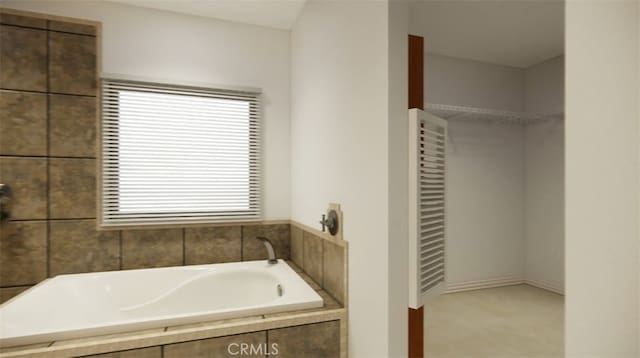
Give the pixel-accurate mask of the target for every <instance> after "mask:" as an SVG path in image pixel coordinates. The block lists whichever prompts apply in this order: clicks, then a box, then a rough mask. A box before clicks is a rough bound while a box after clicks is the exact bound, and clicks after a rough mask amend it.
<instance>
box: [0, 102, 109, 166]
mask: <svg viewBox="0 0 640 358" xmlns="http://www.w3.org/2000/svg"><path fill="white" fill-rule="evenodd" d="M48 103H49V99H48V98H47V113H48V112H49V109H48V107H49V104H48ZM47 122H48V120H47ZM47 132H48V124H47ZM48 136H49V135H48V133H47V137H48ZM47 142H48V140H47ZM47 145H48V143H47ZM47 151H49V148H47ZM0 157H2V158H37V159H42V158H47V159H98V158H97V157H63V156H53V155H51V156H50V155H20V154H0Z"/></svg>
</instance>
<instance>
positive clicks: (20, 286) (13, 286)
mask: <svg viewBox="0 0 640 358" xmlns="http://www.w3.org/2000/svg"><path fill="white" fill-rule="evenodd" d="M38 283H39V282H36V283H31V284H27V285H9V286H0V288H22V287H33V286H35V285H37V284H38Z"/></svg>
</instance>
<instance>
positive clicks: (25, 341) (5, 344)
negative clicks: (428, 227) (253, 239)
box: [0, 259, 324, 356]
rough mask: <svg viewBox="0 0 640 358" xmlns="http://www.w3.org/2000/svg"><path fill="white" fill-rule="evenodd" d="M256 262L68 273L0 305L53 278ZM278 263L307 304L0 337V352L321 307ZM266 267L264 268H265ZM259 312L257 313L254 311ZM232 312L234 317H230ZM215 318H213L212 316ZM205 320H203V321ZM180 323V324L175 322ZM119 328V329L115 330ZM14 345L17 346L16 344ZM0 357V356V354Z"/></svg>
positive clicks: (319, 299) (281, 261)
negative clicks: (305, 298)
mask: <svg viewBox="0 0 640 358" xmlns="http://www.w3.org/2000/svg"><path fill="white" fill-rule="evenodd" d="M258 262H266V260H252V261H238V262H228V263H213V264H200V265H186V266H167V267H154V268H143V269H130V270H114V271H99V272H85V273H72V274H61V275H56V276H54V277H50V278H47V279H45V280H43V281H41V282H39V283H38V284H36V285H34V286H32V287H30V288H28V289H27V290H25V291H23V292H21V293H20V294H18V295H16V296H14V297H13V298H11V299H9V300H7V301H6V302H4V303H3V304H2V305H0V306H5V305H6V304H8V303H10V302H12V301H13V300H16V299H18V298H19V297H20V296H22V295H24V294H26V293H28V291H30V290H32V289H35V288H36V287H39V286H43V285H45V284H47V283H49V284H51V283H52V282H53V281H54V280H55V279H56V278H59V277H63V276H64V277H73V276H84V277H87V276H90V275H92V274H93V275H96V274H106V275H118V274H122V275H125V274H126V272H131V271H136V272H143V271H157V270H185V269H186V270H189V269H198V268H199V267H202V268H204V267H208V266H211V265H233V266H236V265H237V266H243V264H248V263H254V264H255V263H258ZM278 264H280V265H281V264H285V265H286V266H287V270H288V271H285V274H287V275H295V277H296V278H297V279H298V280H299V281H300V283H302V284H304V285H305V286H306V288H307V289H308V291H309V293H310V294H312V295H314V296H315V297H313V300H312V301H311V302H293V303H287V304H284V305H282V304H281V305H278V306H272V307H270V306H263V305H258V306H249V308H247V309H242V310H238V309H237V308H236V309H226V310H220V309H218V310H215V311H204V312H203V311H200V312H197V313H191V314H187V315H180V316H176V315H162V316H154V317H153V318H152V319H146V320H143V321H140V320H135V319H130V320H127V321H121V322H119V323H113V322H112V323H111V324H102V325H92V326H86V327H84V328H81V329H69V330H65V331H58V332H53V333H52V332H48V333H38V334H32V335H22V336H9V337H6V338H0V349H1V348H10V347H18V346H22V345H31V344H38V343H45V342H52V341H53V342H55V341H64V340H72V339H82V338H89V337H96V336H104V335H113V334H119V333H127V332H136V331H141V330H149V329H154V328H159V327H172V326H181V325H188V324H195V323H201V322H209V321H220V320H227V319H235V318H247V317H251V316H255V315H268V314H274V313H287V312H295V311H299V310H305V309H315V308H321V307H323V305H324V300H323V298H322V297H321V296H320V295H319V294H318V292H317V291H316V290H315V289H313V287H311V285H309V283H308V282H306V281H305V280H304V278H303V277H302V276H301V275H300V273H299V272H297V271H296V270H295V269H294V268H293V267H292V266H291V265H289V263H288V262H286V260H284V259H278ZM267 267H268V266H267ZM234 310H235V311H234ZM238 311H240V312H242V313H241V314H240V315H237V312H238ZM256 311H260V312H256ZM234 313H236V314H234ZM213 316H215V318H214V317H213ZM205 317H206V318H205ZM178 320H180V323H177V322H175V321H178ZM134 325H135V326H136V327H135V328H131V329H125V327H127V326H134ZM118 327H120V329H118ZM96 331H100V332H99V333H94V332H96ZM81 332H86V333H87V334H82V335H78V334H79V333H81ZM52 335H56V336H57V338H56V339H44V338H45V337H47V336H52ZM16 342H18V343H16ZM0 356H1V354H0Z"/></svg>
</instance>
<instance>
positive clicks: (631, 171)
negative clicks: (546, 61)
mask: <svg viewBox="0 0 640 358" xmlns="http://www.w3.org/2000/svg"><path fill="white" fill-rule="evenodd" d="M639 6H640V4H639V3H638V2H637V1H634V0H628V1H568V2H567V12H566V14H567V18H566V47H567V53H566V71H567V73H566V106H567V108H566V156H565V158H566V160H565V163H566V179H565V183H566V184H565V187H566V203H565V215H566V229H565V230H566V260H567V261H566V355H567V356H568V357H637V356H639V355H640V346H639V340H638V338H639V332H638V331H639V330H640V327H639V324H640V322H639V320H638V317H639V313H638V310H639V307H638V302H640V296H639V286H638V285H639V277H638V275H639V274H640V267H639V256H638V253H639V245H640V243H639V240H638V234H639V228H638V219H639V210H638V206H639V195H638V194H639V193H638V192H639V185H638V184H639V178H638V176H639V168H638V162H639V156H638V142H639V139H640V137H639V128H638V127H639V125H638V124H639V121H640V118H639V114H640V111H639V108H638V106H639V101H638V98H639V97H638V92H639V91H640V80H639V78H640V77H639V75H638V72H639V68H638V67H639V65H640V56H639V55H640V54H639V45H640V44H639V36H640V33H639V30H638V26H639V21H640V13H639V10H638V7H639Z"/></svg>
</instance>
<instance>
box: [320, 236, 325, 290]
mask: <svg viewBox="0 0 640 358" xmlns="http://www.w3.org/2000/svg"><path fill="white" fill-rule="evenodd" d="M325 241H326V240H322V245H321V246H320V251H321V254H320V270H321V271H322V275H321V277H322V280H321V281H322V282H320V287H322V289H324V245H325V244H326V242H325Z"/></svg>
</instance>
